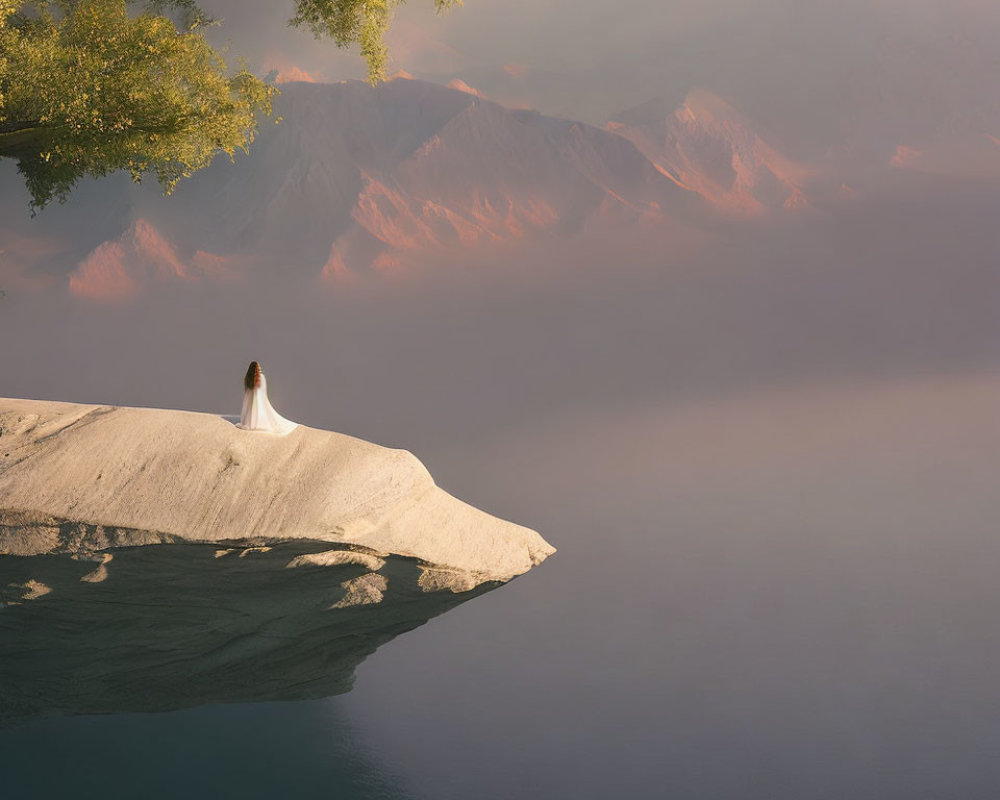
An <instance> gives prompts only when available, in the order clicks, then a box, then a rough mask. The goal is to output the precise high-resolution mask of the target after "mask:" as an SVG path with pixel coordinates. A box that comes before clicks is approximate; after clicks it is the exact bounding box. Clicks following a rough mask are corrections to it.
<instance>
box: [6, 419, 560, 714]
mask: <svg viewBox="0 0 1000 800" xmlns="http://www.w3.org/2000/svg"><path fill="white" fill-rule="evenodd" d="M552 552H553V548H552V547H551V546H549V545H548V544H546V542H545V541H544V540H543V539H542V538H541V537H540V536H539V535H538V534H537V533H535V532H534V531H530V530H528V529H527V528H522V527H520V526H518V525H514V524H512V523H509V522H504V521H503V520H499V519H497V518H495V517H491V516H490V515H488V514H485V513H483V512H481V511H478V510H476V509H474V508H472V507H471V506H468V505H466V504H465V503H462V502H460V501H458V500H456V499H455V498H453V497H451V496H450V495H448V494H447V493H445V492H443V491H442V490H441V489H439V488H438V487H437V486H435V485H434V482H433V480H431V477H430V475H429V474H428V473H427V470H426V469H424V467H423V465H421V464H420V462H419V461H417V459H416V458H414V457H413V456H412V455H410V454H409V453H407V452H404V451H402V450H389V449H386V448H384V447H378V446H376V445H373V444H369V443H367V442H363V441H361V440H359V439H354V438H351V437H349V436H343V435H340V434H337V433H330V432H328V431H320V430H313V429H310V428H305V427H299V428H298V429H296V430H295V431H293V432H292V433H290V434H288V435H287V436H273V435H271V434H261V433H252V432H247V431H242V430H240V429H238V428H236V427H234V426H233V425H232V424H231V423H229V422H227V421H226V420H224V419H222V418H220V417H217V416H213V415H209V414H193V413H189V412H182V411H162V410H151V409H138V408H112V407H106V406H84V405H73V404H69V403H50V402H38V401H31V400H0V654H2V655H0V725H2V724H7V723H11V722H16V721H18V720H24V719H28V718H32V717H37V716H46V715H53V714H80V713H102V712H114V711H163V710H168V709H176V708H184V707H189V706H193V705H200V704H203V703H218V702H247V701H256V700H277V699H286V700H290V699H302V698H310V697H325V696H328V695H332V694H338V693H340V692H345V691H348V690H349V689H350V688H351V685H352V684H353V681H354V671H355V669H356V668H357V666H358V665H359V664H360V663H361V662H362V661H363V660H364V659H365V658H366V657H367V656H368V655H369V654H370V653H372V652H373V651H374V650H375V649H376V648H377V647H379V646H380V645H382V644H384V643H385V642H387V641H389V640H390V639H392V638H393V637H395V636H397V635H399V634H400V633H404V632H406V631H409V630H412V629H413V628H416V627H418V626H420V625H422V624H423V623H424V622H426V621H427V620H428V619H430V618H431V617H434V616H436V615H438V614H441V613H443V612H445V611H447V610H448V609H450V608H453V607H455V606H456V605H458V604H460V603H463V602H465V601H466V600H469V599H471V598H473V597H477V596H478V595H480V594H482V593H483V592H486V591H489V590H491V589H493V588H496V587H497V586H498V585H500V584H501V583H502V582H504V581H507V580H509V579H510V578H512V577H514V576H515V575H518V574H520V573H522V572H525V571H527V570H528V569H530V568H531V567H532V566H533V565H534V564H537V563H539V562H541V561H542V560H543V559H544V558H545V557H546V556H548V555H549V554H551V553H552Z"/></svg>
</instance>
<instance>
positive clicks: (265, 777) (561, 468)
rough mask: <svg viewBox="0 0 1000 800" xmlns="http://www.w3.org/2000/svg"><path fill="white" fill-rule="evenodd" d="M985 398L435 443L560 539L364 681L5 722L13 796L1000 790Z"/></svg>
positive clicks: (845, 397)
mask: <svg viewBox="0 0 1000 800" xmlns="http://www.w3.org/2000/svg"><path fill="white" fill-rule="evenodd" d="M996 407H1000V379H997V378H991V377H989V376H982V375H979V376H964V377H962V376H958V377H956V376H950V377H940V378H935V379H926V380H923V381H917V382H906V381H902V382H891V381H884V382H876V383H871V384H863V385H856V386H836V387H831V386H825V387H824V386H820V387H812V388H808V389H802V388H798V389H789V390H774V391H769V392H763V393H756V394H751V395H747V396H744V397H740V398H735V399H733V400H731V401H728V402H726V403H722V404H716V405H711V404H708V405H706V404H692V405H688V406H683V405H681V406H674V407H672V408H661V407H655V406H654V407H644V408H636V409H634V411H633V412H632V413H631V414H629V415H621V414H616V415H615V417H614V418H611V419H604V418H601V417H599V416H597V417H581V418H579V419H576V420H569V421H567V422H566V423H565V424H564V425H562V426H561V427H555V428H553V427H551V426H549V427H548V428H547V429H546V432H545V433H538V432H529V433H526V434H524V435H523V436H514V437H501V438H499V439H497V440H495V441H494V442H493V443H492V444H490V445H487V446H483V447H481V448H480V449H479V450H478V451H477V453H476V454H475V456H474V457H473V458H471V459H470V457H469V455H468V453H462V454H461V456H459V455H456V452H457V451H451V452H446V451H441V452H439V453H438V454H436V455H435V459H436V460H437V472H438V474H439V475H442V474H443V475H445V476H446V478H449V477H450V478H451V481H450V482H449V481H448V480H442V483H444V485H446V486H448V487H449V488H452V489H454V490H455V491H456V493H457V494H460V495H461V496H463V497H467V498H469V499H470V500H472V501H473V502H479V503H480V504H482V505H485V506H486V507H487V508H490V507H498V508H499V507H502V508H503V509H504V511H506V512H508V513H509V515H510V516H513V517H515V518H517V519H520V520H523V521H526V522H528V523H530V524H532V525H534V526H536V527H537V528H538V529H540V530H542V531H544V532H545V534H546V535H547V536H548V537H549V538H550V539H551V541H552V542H553V543H554V544H556V545H557V546H558V547H559V548H560V552H559V553H558V554H557V555H556V556H555V557H553V558H552V559H551V560H550V561H549V562H547V563H546V564H544V565H543V566H541V567H540V568H538V569H536V570H535V571H533V572H532V573H530V574H528V575H526V576H524V577H522V578H519V579H517V580H515V581H513V582H512V583H511V584H509V585H508V586H506V587H503V588H501V589H500V590H498V591H494V592H491V593H489V594H486V595H484V596H482V597H479V598H476V599H474V600H473V601H471V602H469V603H466V604H464V605H462V606H460V607H458V608H456V609H454V610H452V611H450V612H448V613H446V614H444V615H443V616H441V617H438V618H436V619H433V620H431V621H430V622H429V623H428V624H427V625H425V626H424V627H422V628H420V629H418V630H416V631H412V632H410V633H408V634H405V635H403V636H401V637H399V638H397V639H395V640H393V641H392V642H391V643H389V644H387V645H385V646H383V647H382V648H381V649H380V650H379V651H378V652H377V653H376V654H375V655H374V656H372V657H370V658H369V659H368V661H367V662H365V663H364V664H363V665H362V666H361V668H360V669H359V671H358V682H357V686H356V688H355V690H354V691H353V692H352V693H350V694H347V695H343V696H340V697H335V698H330V699H326V700H319V701H308V702H296V703H262V704H254V705H234V706H209V707H202V708H197V709H191V710H186V711H181V712H172V713H165V714H152V715H149V714H126V715H109V716H99V717H77V718H70V719H56V720H47V721H40V722H34V723H30V724H27V725H22V726H19V727H16V728H11V729H7V730H2V731H0V764H2V770H3V775H4V786H5V789H9V790H11V794H10V796H25V797H60V796H69V795H70V794H72V795H73V796H95V797H96V796H100V797H105V798H109V797H136V796H145V797H177V796H197V797H217V796H240V797H275V796H283V797H350V798H355V797H356V798H367V797H378V798H382V797H386V798H390V797H391V798H410V797H413V798H455V799H456V800H459V799H460V798H469V797H480V798H498V799H499V798H510V797H538V798H562V797H565V798H571V797H572V798H603V797H608V796H622V797H646V796H670V797H682V798H702V797H704V798H775V797H788V798H797V799H798V798H843V797H851V798H915V797H928V798H932V797H933V798H956V800H957V799H958V798H961V799H962V800H969V799H970V798H984V799H985V798H992V797H995V796H996V790H997V787H1000V766H998V762H997V761H996V759H995V754H996V748H997V746H998V742H1000V684H998V682H997V681H996V674H997V668H998V667H1000V622H998V619H997V615H996V608H997V607H998V603H1000V582H998V581H997V580H996V575H997V572H998V568H1000V542H998V537H997V536H996V525H995V521H996V520H997V519H998V518H1000V514H998V512H1000V500H998V495H997V493H996V492H995V488H994V487H995V476H996V475H998V474H1000V425H997V424H995V423H994V422H993V411H992V410H993V409H994V408H996ZM463 476H464V478H463ZM5 794H6V791H5Z"/></svg>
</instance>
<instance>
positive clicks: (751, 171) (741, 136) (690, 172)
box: [607, 90, 815, 214]
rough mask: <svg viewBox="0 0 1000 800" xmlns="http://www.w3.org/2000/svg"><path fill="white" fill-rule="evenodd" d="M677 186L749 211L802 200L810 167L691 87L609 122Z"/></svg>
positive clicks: (716, 99) (721, 103) (610, 127)
mask: <svg viewBox="0 0 1000 800" xmlns="http://www.w3.org/2000/svg"><path fill="white" fill-rule="evenodd" d="M607 127H608V130H610V131H613V132H615V133H617V134H618V135H620V136H622V137H624V138H626V139H628V140H629V141H630V142H632V143H633V144H635V146H636V147H637V148H638V149H639V150H640V151H641V152H642V153H643V154H644V155H645V156H646V157H647V158H649V160H650V161H651V162H652V163H653V164H655V165H656V167H657V169H659V170H660V171H661V172H662V173H663V174H665V175H666V176H668V177H669V178H670V179H671V180H673V181H675V182H676V183H677V184H678V185H679V186H682V187H684V188H685V189H690V190H691V191H693V192H697V193H698V194H699V195H701V196H702V197H704V198H705V199H706V200H707V201H708V202H710V203H712V204H713V205H714V206H716V207H717V208H719V209H721V210H725V211H728V212H733V213H737V214H755V213H759V212H761V211H765V210H774V209H779V208H784V209H792V208H797V207H801V206H804V205H806V204H807V203H808V201H807V199H806V195H805V193H804V191H803V186H804V184H805V183H806V181H807V180H808V179H809V177H810V176H811V175H812V174H813V173H814V172H815V170H814V169H812V168H810V167H807V166H806V165H803V164H797V163H795V162H794V161H792V160H791V159H789V158H787V157H786V156H784V155H782V154H781V153H780V152H779V151H778V150H777V149H776V148H775V147H773V146H772V145H771V144H769V143H768V142H767V141H765V139H764V137H763V136H762V135H761V133H760V132H759V131H758V130H757V128H756V126H755V125H754V124H753V123H752V122H751V121H750V120H749V119H747V118H746V117H745V116H744V115H742V114H741V113H740V112H738V111H737V110H736V109H735V108H733V107H732V106H731V105H730V104H729V103H727V102H726V101H725V100H723V99H722V98H720V97H717V96H715V95H713V94H711V93H710V92H707V91H703V90H694V91H692V92H690V93H689V94H688V96H687V98H686V99H685V100H684V102H683V103H682V104H681V106H680V107H678V108H674V107H672V106H669V105H668V104H667V103H665V102H664V101H662V100H653V101H651V102H648V103H644V104H643V105H641V106H638V107H637V108H634V109H631V110H629V111H626V112H623V113H621V114H619V115H617V116H616V117H615V118H613V119H612V120H610V121H609V122H608V126H607Z"/></svg>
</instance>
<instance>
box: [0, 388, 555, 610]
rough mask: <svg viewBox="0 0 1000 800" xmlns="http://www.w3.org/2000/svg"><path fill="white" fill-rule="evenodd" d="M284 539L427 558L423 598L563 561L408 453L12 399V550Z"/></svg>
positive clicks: (163, 414)
mask: <svg viewBox="0 0 1000 800" xmlns="http://www.w3.org/2000/svg"><path fill="white" fill-rule="evenodd" d="M288 540H311V541H318V542H330V543H331V544H332V545H335V546H334V547H333V548H332V551H342V550H344V549H348V550H350V551H352V552H354V553H356V554H358V555H360V554H361V553H363V552H368V553H369V554H370V555H372V556H373V557H375V558H377V557H378V556H380V555H396V556H403V557H409V558H413V559H416V560H417V563H418V565H419V566H420V569H421V577H420V585H421V586H422V587H423V588H424V590H426V591H430V590H435V589H442V588H449V589H452V590H453V591H464V590H468V589H472V588H474V587H476V586H478V585H479V584H482V583H484V582H488V581H506V580H509V579H511V578H513V577H514V576H516V575H520V574H521V573H524V572H527V571H528V570H529V569H531V567H532V566H534V565H536V564H539V563H541V562H542V561H543V560H544V559H545V558H546V557H547V556H549V555H551V554H552V553H553V552H555V549H554V548H553V547H552V546H551V545H549V544H548V543H547V542H546V541H545V540H544V539H542V537H541V536H539V535H538V534H537V533H535V532H534V531H532V530H529V529H527V528H524V527H521V526H519V525H515V524H513V523H510V522H505V521H504V520H500V519H497V518H496V517H493V516H490V515H489V514H486V513H484V512H482V511H479V510H478V509H475V508H473V507H472V506H469V505H467V504H465V503H463V502H461V501H460V500H457V499H455V498H454V497H452V496H451V495H449V494H448V493H446V492H445V491H443V490H442V489H440V488H439V487H438V486H436V485H435V483H434V481H433V479H432V478H431V476H430V474H429V473H428V472H427V470H426V469H425V468H424V466H423V465H422V464H421V463H420V462H419V461H418V460H417V459H416V458H415V457H414V456H413V455H412V454H410V453H408V452H406V451H404V450H393V449H389V448H385V447H380V446H378V445H374V444H371V443H369V442H365V441H362V440H360V439H356V438H353V437H350V436H345V435H343V434H339V433H333V432H330V431H323V430H316V429H313V428H307V427H305V426H299V427H298V428H297V429H296V430H295V431H293V432H292V433H290V434H288V435H287V436H274V435H270V434H261V433H254V432H247V431H243V430H240V429H238V428H236V427H235V426H234V425H232V424H231V423H230V422H228V421H226V420H225V419H223V418H221V417H218V416H215V415H211V414H199V413H193V412H187V411H172V410H161V409H144V408H126V407H112V406H93V405H79V404H72V403H57V402H45V401H36V400H16V399H0V555H17V556H36V555H43V554H48V553H52V554H56V553H68V554H71V555H74V554H76V555H82V554H94V553H98V552H100V551H104V550H110V549H112V548H120V547H129V546H135V545H150V544H167V543H218V544H220V545H223V544H224V545H226V547H233V546H236V547H245V546H251V545H252V546H257V547H266V546H268V545H271V544H274V543H278V542H282V541H288ZM220 552H223V551H220ZM328 557H329V558H332V559H333V560H335V561H336V560H342V558H343V556H338V555H336V553H335V552H331V553H330V554H329V556H328ZM311 558H312V561H310V563H318V562H316V559H317V558H318V559H319V560H320V561H322V557H321V554H317V555H314V556H312V557H311ZM289 566H293V564H289ZM109 569H112V570H113V566H111V565H109Z"/></svg>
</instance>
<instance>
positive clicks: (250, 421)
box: [236, 361, 298, 436]
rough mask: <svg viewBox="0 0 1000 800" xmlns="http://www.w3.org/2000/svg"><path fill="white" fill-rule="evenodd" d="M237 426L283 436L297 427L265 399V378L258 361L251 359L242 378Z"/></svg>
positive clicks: (246, 429) (295, 423) (296, 424)
mask: <svg viewBox="0 0 1000 800" xmlns="http://www.w3.org/2000/svg"><path fill="white" fill-rule="evenodd" d="M236 427H237V428H242V429H243V430H245V431H260V432H263V433H276V434H278V435H279V436H284V435H285V434H287V433H291V432H292V431H293V430H295V429H296V428H297V427H298V423H297V422H292V421H291V420H287V419H285V418H284V417H283V416H281V414H279V413H278V412H277V411H275V410H274V407H273V406H272V405H271V402H270V401H269V400H268V399H267V378H265V377H264V372H263V370H262V369H261V368H260V363H259V362H257V361H251V362H250V366H249V367H248V368H247V373H246V376H245V377H244V378H243V413H242V414H241V415H240V421H239V424H238V425H237V426H236Z"/></svg>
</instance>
